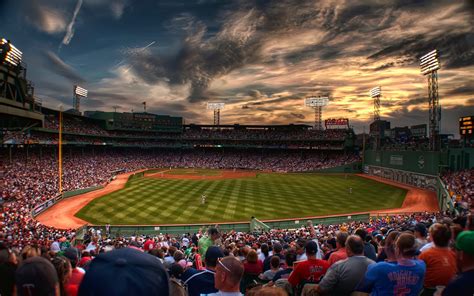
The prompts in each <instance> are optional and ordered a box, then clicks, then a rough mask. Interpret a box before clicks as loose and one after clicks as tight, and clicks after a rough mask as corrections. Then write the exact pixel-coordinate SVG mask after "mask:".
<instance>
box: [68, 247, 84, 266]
mask: <svg viewBox="0 0 474 296" xmlns="http://www.w3.org/2000/svg"><path fill="white" fill-rule="evenodd" d="M64 257H66V258H67V259H69V262H71V266H72V268H76V266H77V263H78V262H79V259H80V258H79V250H78V249H76V248H74V247H69V248H67V249H66V250H64Z"/></svg>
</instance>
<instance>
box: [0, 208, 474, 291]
mask: <svg viewBox="0 0 474 296" xmlns="http://www.w3.org/2000/svg"><path fill="white" fill-rule="evenodd" d="M473 220H474V219H473V216H457V217H448V216H445V215H442V214H440V213H437V214H430V213H414V214H411V215H398V216H391V217H380V218H377V219H375V218H374V219H371V220H370V221H367V222H355V221H352V222H348V223H343V224H331V225H323V224H320V225H313V224H312V223H311V222H309V223H308V224H307V225H305V226H302V227H299V228H296V229H272V230H268V231H260V232H236V231H230V232H222V231H219V229H218V226H216V227H210V228H208V229H206V230H203V231H201V230H199V231H198V232H196V233H186V234H182V235H168V234H161V233H160V234H156V235H149V236H145V235H135V236H131V237H127V238H125V237H122V236H117V235H115V234H114V233H110V230H109V229H107V228H105V229H93V228H92V229H89V231H88V233H87V234H86V235H85V236H84V239H83V240H80V241H79V240H75V238H74V237H73V236H70V237H68V236H64V235H61V234H56V235H55V236H54V237H53V238H52V239H51V240H50V241H48V243H47V244H44V245H39V244H38V243H33V242H32V243H30V244H28V245H26V246H24V247H23V249H19V248H18V247H15V246H13V244H12V241H11V239H10V238H9V237H8V236H6V235H4V234H2V233H0V278H1V279H2V281H1V284H0V289H1V290H0V293H1V295H12V291H13V290H14V289H16V291H17V293H18V295H47V293H46V291H49V292H51V291H53V292H51V294H48V295H106V294H110V295H143V294H150V293H151V294H154V295H173V296H174V295H191V296H194V295H202V294H204V295H216V296H217V295H242V294H241V293H245V295H350V294H351V293H352V292H354V291H359V292H363V293H371V294H372V295H456V296H463V295H472V293H474V231H473V230H474V225H473ZM33 275H34V276H33ZM14 287H15V288H14ZM25 290H27V291H26V292H29V294H28V293H26V292H25ZM41 293H43V294H41Z"/></svg>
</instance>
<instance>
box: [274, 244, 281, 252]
mask: <svg viewBox="0 0 474 296" xmlns="http://www.w3.org/2000/svg"><path fill="white" fill-rule="evenodd" d="M281 251H283V247H282V246H281V244H280V243H274V244H273V254H280V253H281Z"/></svg>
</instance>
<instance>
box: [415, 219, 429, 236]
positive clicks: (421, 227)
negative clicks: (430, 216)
mask: <svg viewBox="0 0 474 296" xmlns="http://www.w3.org/2000/svg"><path fill="white" fill-rule="evenodd" d="M427 234H428V231H427V230H426V225H425V224H423V223H417V224H416V225H415V237H416V238H420V239H425V238H426V235H427Z"/></svg>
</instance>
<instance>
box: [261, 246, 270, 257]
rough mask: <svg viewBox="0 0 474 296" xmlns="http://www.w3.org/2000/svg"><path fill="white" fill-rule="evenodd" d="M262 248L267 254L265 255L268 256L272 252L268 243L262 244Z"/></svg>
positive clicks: (264, 253)
mask: <svg viewBox="0 0 474 296" xmlns="http://www.w3.org/2000/svg"><path fill="white" fill-rule="evenodd" d="M260 250H261V251H262V253H263V255H265V257H267V256H268V254H269V252H270V248H269V247H268V245H267V244H262V245H261V246H260Z"/></svg>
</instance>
